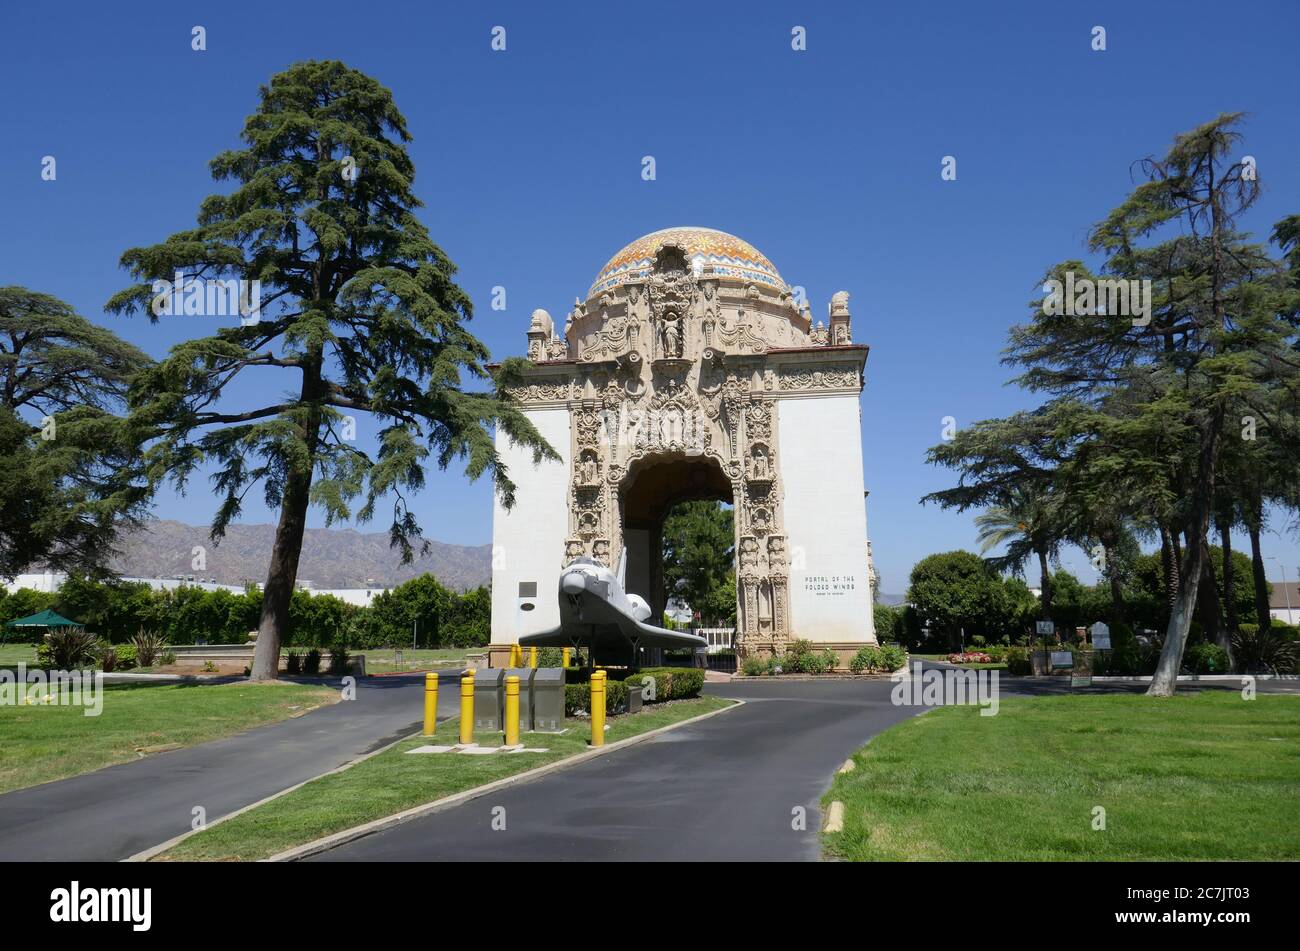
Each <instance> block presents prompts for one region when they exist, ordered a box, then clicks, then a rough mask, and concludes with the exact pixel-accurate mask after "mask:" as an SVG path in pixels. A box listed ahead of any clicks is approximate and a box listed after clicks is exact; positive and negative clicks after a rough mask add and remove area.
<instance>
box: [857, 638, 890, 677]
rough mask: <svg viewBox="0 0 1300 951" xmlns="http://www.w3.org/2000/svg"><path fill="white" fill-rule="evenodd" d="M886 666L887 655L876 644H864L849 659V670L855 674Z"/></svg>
mask: <svg viewBox="0 0 1300 951" xmlns="http://www.w3.org/2000/svg"><path fill="white" fill-rule="evenodd" d="M884 666H885V655H884V653H883V652H882V651H881V649H880V648H879V647H877V646H876V645H875V644H863V645H862V646H861V647H859V648H858V652H857V653H856V654H854V655H853V659H852V660H850V661H849V670H851V671H853V673H855V674H861V673H866V672H868V671H875V670H881V669H883V668H884Z"/></svg>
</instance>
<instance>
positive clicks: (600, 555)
mask: <svg viewBox="0 0 1300 951" xmlns="http://www.w3.org/2000/svg"><path fill="white" fill-rule="evenodd" d="M591 557H592V559H593V560H594V561H595V562H596V564H598V565H604V566H605V567H606V568H608V567H609V542H608V541H606V540H605V539H603V538H598V539H596V541H595V542H594V543H593V544H592V546H591Z"/></svg>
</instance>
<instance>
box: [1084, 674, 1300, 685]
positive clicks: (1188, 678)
mask: <svg viewBox="0 0 1300 951" xmlns="http://www.w3.org/2000/svg"><path fill="white" fill-rule="evenodd" d="M1247 677H1250V678H1253V679H1255V680H1300V674H1179V675H1178V682H1179V683H1180V684H1183V683H1196V682H1197V681H1204V682H1206V683H1223V682H1225V681H1227V682H1233V683H1241V682H1242V681H1243V680H1245V679H1246V678H1247ZM1061 679H1062V680H1064V679H1065V678H1064V677H1062V678H1061ZM1092 679H1093V680H1102V681H1107V682H1111V681H1114V682H1117V683H1124V682H1127V683H1138V684H1149V683H1151V677H1150V676H1146V677H1120V676H1114V675H1111V674H1106V675H1104V676H1101V677H1093V678H1092Z"/></svg>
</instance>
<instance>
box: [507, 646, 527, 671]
mask: <svg viewBox="0 0 1300 951" xmlns="http://www.w3.org/2000/svg"><path fill="white" fill-rule="evenodd" d="M510 666H511V667H522V666H524V649H523V648H522V647H520V646H519V645H518V644H511V645H510Z"/></svg>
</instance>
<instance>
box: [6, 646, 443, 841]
mask: <svg viewBox="0 0 1300 951" xmlns="http://www.w3.org/2000/svg"><path fill="white" fill-rule="evenodd" d="M458 677H459V673H458V672H456V671H452V672H445V673H443V674H442V675H441V677H440V683H441V684H442V688H441V689H440V690H439V691H438V700H439V716H440V717H444V716H448V715H452V714H453V713H454V712H455V705H456V703H457V697H456V691H455V690H454V689H453V688H452V687H450V686H449V684H451V683H454V682H456V680H457V679H458ZM196 689H200V690H205V689H217V688H215V687H213V688H208V687H198V688H196ZM423 691H424V675H423V674H419V675H415V676H402V677H368V678H360V679H359V680H358V681H357V695H356V699H355V700H351V701H347V702H343V703H336V704H334V705H333V706H330V707H326V708H324V709H321V710H316V711H314V712H312V713H309V714H307V715H305V716H302V717H299V718H297V719H292V720H282V721H280V722H279V723H273V724H269V725H267V726H263V727H257V728H255V729H252V730H249V731H247V732H245V733H240V734H237V735H236V736H231V737H227V738H226V739H223V740H214V741H213V742H211V743H204V744H202V745H200V746H193V747H189V748H188V749H183V750H176V751H174V752H170V753H161V754H158V755H156V756H149V757H146V758H144V759H141V760H138V761H136V762H133V763H123V764H121V765H119V766H110V767H108V768H106V769H101V770H97V771H95V772H93V773H85V774H84V775H81V776H74V777H72V778H70V779H63V780H59V781H57V782H52V783H45V784H44V785H41V786H32V787H29V788H27V789H19V790H16V791H14V792H11V793H6V794H5V795H2V796H0V861H6V862H33V861H117V860H119V859H124V858H128V857H130V856H131V855H134V854H135V853H137V852H140V851H143V850H144V849H147V848H150V847H151V846H154V845H158V844H159V843H162V842H166V841H167V840H168V839H171V838H173V837H174V836H177V835H180V834H181V833H183V832H187V831H189V829H190V823H191V822H192V817H193V812H192V810H193V809H194V807H195V806H202V807H203V809H204V810H205V812H206V814H207V819H208V821H209V822H210V821H212V820H214V819H216V818H218V817H219V816H223V815H226V814H227V813H230V812H233V811H235V810H236V809H239V808H241V807H243V806H246V805H249V804H250V803H254V802H257V801H258V800H260V799H264V798H265V797H267V796H270V795H272V794H274V793H277V792H279V791H281V790H283V789H287V788H288V787H290V786H294V785H297V784H298V783H301V782H304V781H306V780H308V779H311V778H312V777H314V776H319V775H320V774H321V773H324V772H328V771H329V770H331V769H334V768H335V767H338V766H341V765H343V764H344V763H346V762H348V761H349V760H352V759H355V758H356V757H357V756H360V755H362V754H364V753H366V752H369V751H370V750H373V749H377V748H378V747H380V746H383V745H385V744H387V743H390V742H392V741H394V740H397V739H399V738H401V737H403V736H406V735H408V734H410V733H411V732H412V731H414V730H417V729H419V726H420V722H421V720H422V717H423V706H422V704H423Z"/></svg>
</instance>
